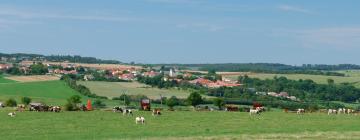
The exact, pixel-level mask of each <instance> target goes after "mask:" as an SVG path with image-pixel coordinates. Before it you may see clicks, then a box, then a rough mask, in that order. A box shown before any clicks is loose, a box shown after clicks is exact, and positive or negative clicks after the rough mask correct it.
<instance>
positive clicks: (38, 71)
mask: <svg viewBox="0 0 360 140" xmlns="http://www.w3.org/2000/svg"><path fill="white" fill-rule="evenodd" d="M30 73H31V74H33V75H44V74H46V73H48V68H47V66H45V65H44V64H42V63H37V64H33V65H31V66H30Z"/></svg>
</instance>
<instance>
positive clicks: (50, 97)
mask: <svg viewBox="0 0 360 140" xmlns="http://www.w3.org/2000/svg"><path fill="white" fill-rule="evenodd" d="M72 95H79V94H78V93H77V92H76V91H74V90H72V89H71V88H69V87H68V86H67V85H66V84H65V83H64V82H63V81H46V82H28V83H3V84H0V101H5V100H7V99H8V98H14V99H17V100H18V101H19V100H20V98H21V97H24V96H26V97H31V98H32V99H33V101H34V102H44V103H47V104H57V105H63V104H65V103H66V99H67V98H69V97H70V96H72ZM83 99H84V100H85V99H86V98H85V97H83Z"/></svg>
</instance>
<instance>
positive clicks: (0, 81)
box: [0, 75, 16, 84]
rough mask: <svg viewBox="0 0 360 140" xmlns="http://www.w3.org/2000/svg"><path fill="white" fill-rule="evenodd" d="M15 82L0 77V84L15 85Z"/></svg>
mask: <svg viewBox="0 0 360 140" xmlns="http://www.w3.org/2000/svg"><path fill="white" fill-rule="evenodd" d="M15 82H16V81H13V80H10V79H7V78H5V77H4V76H3V75H0V84H2V83H15Z"/></svg>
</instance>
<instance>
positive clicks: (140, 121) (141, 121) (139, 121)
mask: <svg viewBox="0 0 360 140" xmlns="http://www.w3.org/2000/svg"><path fill="white" fill-rule="evenodd" d="M135 123H136V124H138V123H141V124H145V118H144V117H136V118H135Z"/></svg>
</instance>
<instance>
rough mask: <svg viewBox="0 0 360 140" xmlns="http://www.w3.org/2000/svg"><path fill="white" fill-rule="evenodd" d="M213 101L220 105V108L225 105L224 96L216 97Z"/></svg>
mask: <svg viewBox="0 0 360 140" xmlns="http://www.w3.org/2000/svg"><path fill="white" fill-rule="evenodd" d="M213 103H214V105H215V106H217V107H219V109H220V110H221V109H222V107H223V106H225V102H224V99H222V98H214V99H213Z"/></svg>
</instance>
